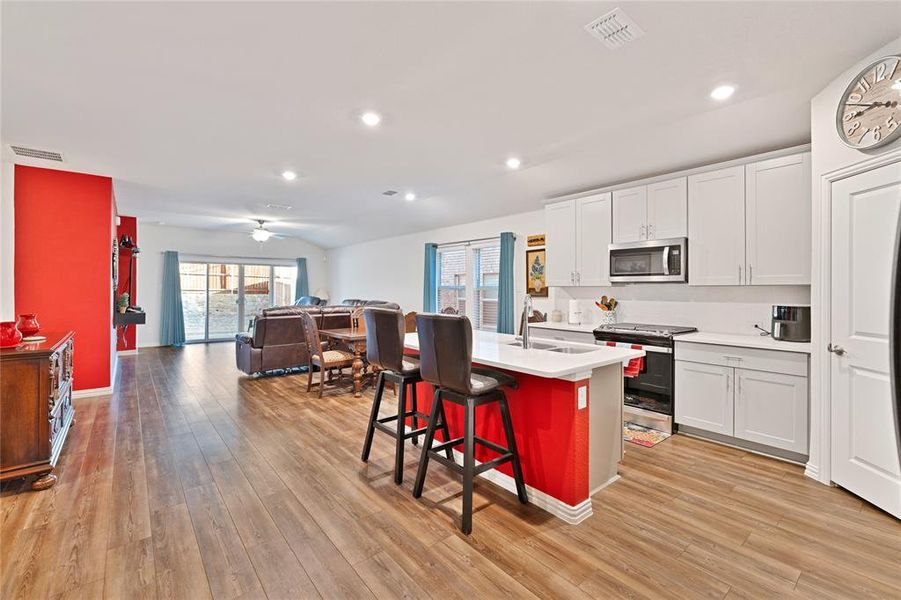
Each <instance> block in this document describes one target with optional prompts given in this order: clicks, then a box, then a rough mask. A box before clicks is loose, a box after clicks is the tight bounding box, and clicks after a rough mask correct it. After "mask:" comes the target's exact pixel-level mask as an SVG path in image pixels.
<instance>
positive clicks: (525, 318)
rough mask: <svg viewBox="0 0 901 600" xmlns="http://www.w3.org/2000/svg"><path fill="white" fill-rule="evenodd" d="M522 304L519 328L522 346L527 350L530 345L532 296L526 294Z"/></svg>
mask: <svg viewBox="0 0 901 600" xmlns="http://www.w3.org/2000/svg"><path fill="white" fill-rule="evenodd" d="M522 304H523V307H522V320H521V322H520V327H519V329H520V332H521V333H522V347H523V348H525V349H526V350H528V349H529V348H531V347H532V342H531V341H530V340H529V316H530V315H531V314H532V296H530V295H529V294H526V297H525V298H524V299H523V302H522Z"/></svg>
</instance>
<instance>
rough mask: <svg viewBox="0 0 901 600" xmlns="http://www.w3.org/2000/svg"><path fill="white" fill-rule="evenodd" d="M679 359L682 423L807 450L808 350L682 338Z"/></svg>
mask: <svg viewBox="0 0 901 600" xmlns="http://www.w3.org/2000/svg"><path fill="white" fill-rule="evenodd" d="M686 358H688V359H689V360H685V359H686ZM699 360H702V361H704V362H696V361H699ZM675 364H676V367H675V381H674V389H675V398H674V402H675V418H676V423H677V424H679V425H686V426H689V427H693V428H695V429H699V430H703V431H709V432H712V433H718V434H721V435H726V436H729V437H732V438H736V439H738V440H746V441H749V442H754V443H756V444H763V445H765V446H770V447H772V448H779V449H781V450H788V451H790V452H794V453H796V454H800V455H804V454H807V453H808V449H807V444H808V432H809V417H808V397H809V393H808V377H807V373H808V371H807V357H806V356H805V355H802V354H793V353H787V352H782V351H770V350H760V349H752V348H738V347H726V346H715V345H704V344H696V343H688V342H686V343H679V342H677V343H676V363H675ZM730 365H734V366H730ZM748 366H754V367H763V368H766V369H767V370H766V371H763V370H758V369H756V368H752V369H749V368H747V367H748ZM779 371H782V372H779Z"/></svg>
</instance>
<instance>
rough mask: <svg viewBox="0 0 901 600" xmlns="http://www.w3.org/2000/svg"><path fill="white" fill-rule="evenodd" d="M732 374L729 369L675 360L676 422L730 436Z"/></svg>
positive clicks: (732, 371) (731, 429)
mask: <svg viewBox="0 0 901 600" xmlns="http://www.w3.org/2000/svg"><path fill="white" fill-rule="evenodd" d="M734 371H735V369H733V368H732V367H723V366H720V365H707V364H703V363H695V362H689V361H686V360H677V361H676V373H675V380H674V389H675V394H674V397H675V412H676V423H678V424H680V425H688V426H690V427H696V428H698V429H703V430H705V431H713V432H715V433H722V434H723V435H732V432H733V401H734V400H733V392H732V377H733V375H734Z"/></svg>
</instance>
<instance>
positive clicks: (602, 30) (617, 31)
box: [585, 8, 644, 50]
mask: <svg viewBox="0 0 901 600" xmlns="http://www.w3.org/2000/svg"><path fill="white" fill-rule="evenodd" d="M585 30H586V31H587V32H588V33H590V34H591V35H593V36H594V37H596V38H598V39H599V40H601V42H603V43H604V45H605V46H607V47H608V48H610V49H611V50H616V49H617V48H620V47H621V46H625V45H626V44H628V43H629V42H632V41H635V40H637V39H638V38H640V37H641V36H643V35H644V31H643V30H642V29H641V27H639V26H638V24H637V23H636V22H635V21H633V20H632V17H630V16H629V15H627V14H626V13H625V11H624V10H623V9H621V8H616V9H614V10H612V11H611V12H609V13H607V14H606V15H604V16H603V17H601V18H599V19H595V20H594V21H592V22H591V23H589V24H588V25H586V26H585Z"/></svg>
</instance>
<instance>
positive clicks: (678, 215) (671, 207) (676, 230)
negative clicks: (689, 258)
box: [647, 177, 688, 240]
mask: <svg viewBox="0 0 901 600" xmlns="http://www.w3.org/2000/svg"><path fill="white" fill-rule="evenodd" d="M647 232H648V239H649V240H655V239H656V240H664V239H667V238H676V237H686V236H687V235H688V180H687V179H686V178H685V177H678V178H676V179H670V180H669V181H661V182H659V183H652V184H651V185H649V186H648V229H647Z"/></svg>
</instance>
